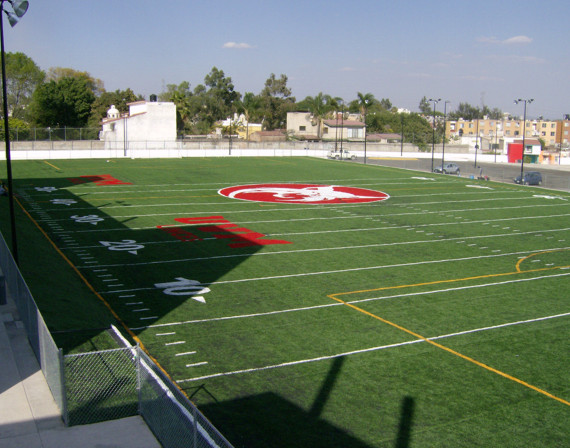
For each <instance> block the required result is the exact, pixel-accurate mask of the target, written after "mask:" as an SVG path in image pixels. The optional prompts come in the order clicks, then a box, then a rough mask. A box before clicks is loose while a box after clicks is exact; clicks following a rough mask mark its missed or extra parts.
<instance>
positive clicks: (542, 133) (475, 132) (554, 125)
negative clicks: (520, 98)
mask: <svg viewBox="0 0 570 448" xmlns="http://www.w3.org/2000/svg"><path fill="white" fill-rule="evenodd" d="M523 130H524V133H525V135H524V137H525V138H537V139H541V140H543V141H544V143H545V145H546V147H558V146H559V145H560V141H561V140H560V139H561V138H562V143H563V147H564V146H567V145H568V142H569V138H570V121H569V120H568V119H565V120H560V121H550V120H542V119H538V120H526V124H525V123H524V122H523V120H520V119H515V118H512V117H507V118H504V119H502V120H494V119H491V118H489V117H483V118H481V119H478V120H463V119H459V120H449V121H446V126H445V136H446V137H447V138H448V139H451V140H459V139H461V138H463V137H476V136H478V137H480V138H482V139H485V140H488V141H490V142H492V141H493V140H496V141H498V140H500V139H503V138H504V139H513V138H521V137H522V136H523Z"/></svg>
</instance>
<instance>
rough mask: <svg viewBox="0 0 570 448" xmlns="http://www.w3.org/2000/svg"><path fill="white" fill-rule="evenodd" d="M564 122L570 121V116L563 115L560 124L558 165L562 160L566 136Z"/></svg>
mask: <svg viewBox="0 0 570 448" xmlns="http://www.w3.org/2000/svg"><path fill="white" fill-rule="evenodd" d="M564 120H570V114H564V115H562V121H561V123H560V154H558V165H560V163H561V162H560V159H562V143H563V134H564Z"/></svg>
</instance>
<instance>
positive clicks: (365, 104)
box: [356, 92, 374, 163]
mask: <svg viewBox="0 0 570 448" xmlns="http://www.w3.org/2000/svg"><path fill="white" fill-rule="evenodd" d="M356 95H357V96H358V105H359V106H360V113H361V114H362V116H363V117H364V163H366V112H368V108H369V107H370V106H372V104H374V95H372V94H371V93H366V94H362V93H360V92H358V93H357V94H356Z"/></svg>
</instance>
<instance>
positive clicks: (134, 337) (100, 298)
mask: <svg viewBox="0 0 570 448" xmlns="http://www.w3.org/2000/svg"><path fill="white" fill-rule="evenodd" d="M15 199H16V202H17V203H18V205H19V206H20V208H21V209H22V211H23V212H24V213H25V214H26V216H27V217H28V218H29V219H30V220H31V221H32V222H33V223H34V225H35V226H36V227H37V228H38V229H39V231H40V232H41V233H42V234H43V236H44V237H45V238H46V239H47V240H48V241H49V243H50V244H51V245H52V246H53V248H54V249H55V250H56V252H57V253H58V254H59V255H60V256H61V258H63V259H64V260H65V261H66V262H67V264H68V265H69V266H71V268H72V269H73V270H74V271H75V273H76V274H77V275H78V276H79V278H80V279H81V280H83V283H85V284H86V285H87V287H88V288H89V289H90V290H91V292H92V293H93V294H95V296H97V297H98V298H99V300H101V302H103V304H104V305H105V306H106V307H107V308H108V309H109V311H110V312H111V314H112V315H113V317H114V318H115V319H117V322H119V323H120V324H121V326H122V327H123V328H124V329H125V331H126V332H127V333H129V335H130V336H131V337H132V338H133V340H134V341H136V342H137V343H138V344H139V346H140V348H141V349H142V350H143V351H144V352H145V353H146V354H147V355H148V357H149V358H150V359H152V360H153V362H154V363H155V364H156V365H157V366H158V368H159V369H160V370H161V371H162V373H164V374H165V375H166V376H167V377H168V378H169V379H170V380H171V381H172V382H173V383H174V384H176V381H174V379H173V378H172V377H171V376H170V375H169V374H168V373H167V372H166V370H164V369H163V368H162V366H161V365H160V363H159V362H158V361H157V360H156V359H155V358H154V357H153V356H152V355H151V354H150V353H149V352H148V350H147V349H146V347H145V346H144V344H143V343H142V341H141V340H140V339H139V338H138V336H137V335H136V334H134V333H133V331H132V330H131V329H130V328H129V327H128V326H127V324H126V323H125V322H123V320H122V319H121V318H120V317H119V315H118V314H117V313H116V312H115V310H114V309H113V307H111V305H110V304H109V302H107V301H106V300H105V299H104V298H103V297H102V296H101V294H99V293H98V292H97V291H96V290H95V288H93V286H92V285H91V283H89V282H88V281H87V279H86V278H85V277H84V276H83V274H82V273H81V272H80V271H79V269H77V267H76V266H75V265H74V264H73V263H72V262H71V260H70V259H69V258H67V257H66V255H65V254H64V253H63V252H62V251H61V249H60V248H59V247H57V245H56V244H55V243H54V242H53V241H52V239H51V238H50V237H49V236H48V234H47V233H46V232H45V230H44V229H42V227H41V226H40V225H39V224H38V223H37V221H36V220H35V219H34V218H33V217H32V216H31V215H30V214H29V213H28V211H27V210H26V209H25V208H24V206H23V205H22V203H21V202H20V201H19V200H18V198H15ZM177 387H178V389H180V387H179V386H178V385H177ZM180 391H181V392H182V393H184V395H186V397H188V395H187V394H186V392H184V391H183V390H182V389H180Z"/></svg>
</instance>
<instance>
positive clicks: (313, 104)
mask: <svg viewBox="0 0 570 448" xmlns="http://www.w3.org/2000/svg"><path fill="white" fill-rule="evenodd" d="M327 97H328V98H330V97H329V96H328V95H326V96H325V95H323V92H319V93H318V94H317V95H316V96H314V97H312V96H308V97H307V98H305V99H304V100H303V103H304V104H305V105H306V106H307V108H308V109H309V112H310V113H311V119H312V121H313V123H314V124H316V126H317V138H318V139H320V138H321V137H322V136H323V120H324V118H325V116H326V114H327V113H328V112H329V111H330V110H331V108H330V105H329V104H327V102H329V103H330V100H329V101H327Z"/></svg>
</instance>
